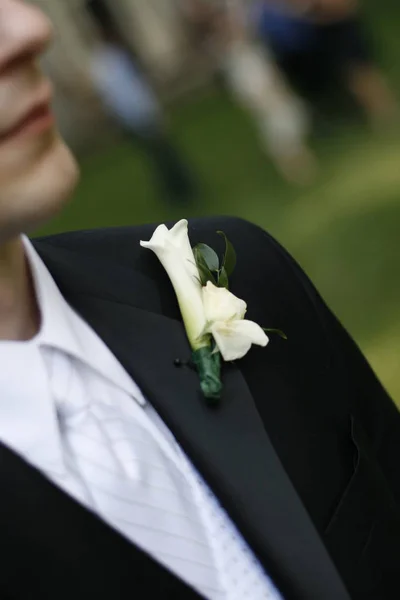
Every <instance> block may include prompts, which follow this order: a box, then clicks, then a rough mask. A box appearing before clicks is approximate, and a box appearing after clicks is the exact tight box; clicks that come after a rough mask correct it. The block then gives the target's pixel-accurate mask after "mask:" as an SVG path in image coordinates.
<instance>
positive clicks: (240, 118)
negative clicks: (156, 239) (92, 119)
mask: <svg viewBox="0 0 400 600" xmlns="http://www.w3.org/2000/svg"><path fill="white" fill-rule="evenodd" d="M366 9H367V12H368V13H369V16H370V17H371V16H372V17H373V18H370V19H369V26H370V29H371V31H372V34H373V35H374V38H375V39H376V52H377V56H378V60H379V61H380V63H381V64H382V65H383V67H384V69H385V71H386V72H387V73H388V75H389V77H390V79H391V81H392V83H393V85H394V87H395V89H396V90H398V91H400V36H399V35H398V27H399V25H398V23H399V22H400V21H399V19H400V5H399V4H398V3H397V2H396V1H395V0H391V1H389V0H386V6H385V10H384V11H382V12H380V7H377V5H376V3H375V4H374V5H372V2H371V1H369V2H367V3H366ZM396 17H397V18H396ZM379 40H380V41H379ZM171 121H172V130H173V134H174V137H175V139H176V141H177V143H178V144H179V145H180V147H181V148H182V149H183V150H184V151H185V153H186V155H187V157H188V160H189V161H190V163H191V164H192V166H193V168H194V170H195V172H196V174H197V177H198V178H199V180H200V181H201V184H202V197H201V199H199V202H198V203H197V204H196V205H194V206H172V205H168V204H167V203H163V202H162V201H161V200H160V199H159V198H158V197H157V195H156V193H155V189H154V186H153V185H152V182H151V181H150V180H149V177H148V174H149V173H148V171H147V164H146V162H145V160H144V158H143V157H142V156H141V154H140V152H139V151H138V150H137V149H135V148H134V147H133V146H130V145H129V144H127V143H120V144H117V145H115V146H113V147H110V148H109V149H107V150H106V151H102V152H101V153H98V154H93V155H91V156H89V157H87V158H85V159H84V160H83V161H82V182H81V185H80V187H79V189H78V191H77V193H76V195H75V199H74V201H73V202H72V203H71V205H70V206H69V207H67V209H66V210H65V211H64V213H63V214H62V215H61V216H60V217H59V218H58V219H57V220H56V221H54V222H53V223H52V224H51V225H50V226H49V227H47V228H46V229H44V230H43V231H42V232H39V233H49V232H57V231H64V230H71V229H81V228H92V227H102V226H110V225H128V224H135V223H140V222H149V221H150V222H156V221H163V220H167V219H174V218H181V217H184V216H185V217H186V216H187V217H190V216H201V215H210V214H234V215H239V216H242V217H245V218H247V219H250V220H252V221H254V222H256V223H258V224H259V225H261V226H262V227H264V228H266V229H267V230H268V231H269V232H271V233H272V234H273V235H274V236H275V237H277V238H278V239H279V240H280V242H281V243H283V244H284V245H285V246H286V248H288V250H289V251H290V252H291V253H292V254H293V255H294V256H295V258H296V259H297V260H298V261H299V262H300V264H301V265H302V266H303V268H304V269H305V270H306V272H307V273H308V274H309V276H310V277H311V279H312V280H313V281H314V283H315V284H316V286H317V287H318V288H319V290H320V291H321V293H322V295H323V296H324V298H325V299H326V300H327V302H328V304H329V305H330V306H331V307H332V308H333V310H334V311H335V312H336V314H337V315H338V316H339V318H340V319H341V320H342V322H343V323H344V325H345V326H346V327H347V329H348V330H349V331H350V332H351V334H352V335H353V336H354V337H355V339H356V340H357V342H358V343H359V345H360V346H361V348H362V349H363V351H364V352H365V353H366V355H367V357H368V359H369V360H370V362H371V364H372V365H373V367H374V369H375V370H376V372H377V373H378V375H379V376H380V378H381V380H382V381H383V383H384V384H385V386H386V387H387V388H388V390H389V391H390V393H391V394H392V396H393V397H394V399H395V400H396V401H397V402H398V403H399V406H400V353H399V347H400V276H399V275H400V236H399V225H400V131H397V132H396V131H395V132H390V133H388V132H387V133H385V134H379V135H378V134H376V135H372V134H371V133H370V132H369V131H367V129H366V128H365V126H363V124H361V123H357V122H354V120H347V119H346V118H343V119H340V120H339V119H334V120H333V121H332V122H328V123H326V125H325V127H324V128H323V130H321V131H319V132H317V133H318V134H317V133H316V135H315V140H314V142H313V145H314V147H315V149H316V151H317V153H318V155H319V157H320V159H321V173H320V175H319V177H318V180H317V181H316V182H315V184H313V185H312V186H311V187H308V188H304V189H295V188H291V187H290V186H288V185H287V184H285V183H284V182H282V181H281V179H280V177H279V176H278V175H277V174H276V173H275V171H274V169H273V167H272V166H271V164H270V163H269V161H268V159H267V158H266V157H265V156H264V155H263V154H262V152H261V150H260V149H259V147H258V144H257V139H256V134H255V132H254V130H253V126H252V124H251V123H250V122H249V121H248V120H247V118H246V117H245V116H244V115H243V114H242V112H241V111H240V110H239V109H237V108H236V107H235V106H233V104H232V103H231V102H230V101H229V100H228V99H227V98H226V97H225V95H224V93H222V92H221V91H218V90H210V92H209V93H208V94H205V95H204V96H202V97H201V98H200V97H198V98H195V99H193V100H192V101H190V102H187V103H184V104H183V105H180V106H176V107H175V108H174V109H173V110H172V111H171Z"/></svg>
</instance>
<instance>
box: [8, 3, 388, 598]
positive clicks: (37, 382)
mask: <svg viewBox="0 0 400 600" xmlns="http://www.w3.org/2000/svg"><path fill="white" fill-rule="evenodd" d="M51 36H52V28H51V24H50V23H49V21H48V19H47V18H46V17H45V15H44V14H43V13H42V12H41V10H39V8H38V7H36V6H35V5H34V4H33V3H32V2H24V1H23V0H1V2H0V365H1V367H0V482H1V494H0V530H1V543H2V556H1V558H2V572H1V578H0V598H1V599H2V600H27V599H29V600H53V599H56V600H71V599H72V598H74V599H75V598H76V599H77V600H89V599H93V598H95V599H96V600H114V599H115V600H125V599H127V598H135V599H141V600H142V599H144V598H159V599H162V600H164V599H165V600H178V599H179V600H200V599H201V598H203V600H204V599H207V600H244V599H245V598H246V599H248V600H266V598H268V599H269V600H305V599H318V600H322V599H323V600H350V599H351V600H366V599H367V598H368V599H376V600H378V599H379V600H393V597H394V596H393V591H394V590H396V589H397V587H398V567H399V556H400V463H399V456H400V413H399V412H398V410H397V409H396V407H395V405H394V403H393V402H392V400H391V399H390V397H389V396H388V394H387V393H386V391H385V390H384V389H383V387H382V386H381V384H380V383H379V381H378V380H377V378H376V376H375V375H374V373H373V371H372V369H371V368H370V367H369V365H368V364H367V362H366V361H365V359H364V357H363V356H362V354H361V352H360V351H359V349H358V348H357V346H356V345H355V344H354V342H353V341H352V340H351V338H350V337H349V335H348V334H347V333H346V331H345V330H344V328H343V327H342V326H341V325H340V323H339V322H338V320H337V319H336V318H335V316H334V315H333V313H332V312H331V311H330V310H329V308H328V307H327V306H326V304H325V303H324V301H323V300H322V298H321V297H320V295H319V294H318V292H317V291H316V289H315V288H314V286H313V285H312V283H311V282H310V280H309V279H308V278H307V276H306V275H305V273H304V272H303V271H302V270H301V268H300V267H299V265H298V264H297V263H296V262H295V261H294V260H293V258H292V257H291V256H290V255H289V254H288V253H287V252H286V251H285V250H284V249H283V248H282V246H280V245H279V244H278V243H277V242H276V241H275V240H274V239H273V238H272V237H271V236H270V235H268V234H267V233H266V232H265V231H263V230H262V229H260V228H259V227H257V226H256V225H252V224H250V223H248V222H246V221H244V220H241V219H238V218H227V217H225V218H222V217H213V218H205V219H196V220H193V221H191V223H190V227H189V233H190V242H189V240H188V238H187V235H186V234H187V222H185V221H181V222H180V223H178V224H177V225H176V226H175V227H174V231H173V232H172V233H171V232H170V233H169V235H171V236H174V237H173V238H172V243H171V246H173V247H175V249H174V248H171V246H168V244H166V246H167V249H168V250H172V253H173V255H174V257H175V260H174V264H176V266H177V268H178V269H179V272H180V273H182V272H183V271H185V270H186V269H185V264H186V262H185V258H186V257H187V256H188V255H187V252H189V250H190V243H192V244H197V243H199V242H203V243H206V244H208V245H210V246H217V249H218V250H220V251H221V252H222V250H223V245H222V246H219V247H218V240H219V241H220V242H222V240H221V239H220V236H218V235H217V233H216V231H217V230H222V231H224V232H225V233H226V235H227V236H228V238H229V240H230V241H231V242H232V244H233V246H234V247H235V249H236V254H237V263H236V269H235V272H234V275H233V277H232V280H231V282H230V283H231V290H232V294H237V295H238V297H239V298H245V299H246V302H248V306H249V315H251V318H252V319H254V320H255V321H256V323H260V324H264V323H265V324H269V323H271V324H275V323H276V324H279V325H280V324H281V325H282V328H284V330H285V333H287V335H288V340H287V341H284V340H282V339H281V338H279V337H278V338H276V339H274V340H271V344H270V346H269V347H268V346H267V348H253V349H252V350H251V352H250V353H249V354H248V355H247V356H246V357H245V358H243V360H240V361H235V362H229V363H228V364H224V365H223V384H224V390H223V395H222V398H221V401H220V404H219V405H218V406H213V407H210V406H207V404H206V402H205V400H204V398H202V396H201V394H200V384H199V378H198V376H197V374H196V372H195V371H194V370H193V369H192V368H191V365H190V363H187V364H186V361H187V360H189V359H190V356H191V347H190V344H189V342H188V339H187V336H186V335H185V330H184V326H183V322H182V316H181V313H180V310H179V306H178V303H177V298H176V295H175V292H174V290H173V287H172V285H171V282H170V281H169V280H168V277H167V276H166V273H165V271H164V269H163V267H162V266H161V264H160V262H159V261H158V260H157V258H156V257H155V256H154V255H152V254H151V253H150V252H149V250H147V249H144V248H143V247H142V246H141V243H140V241H141V240H149V238H150V237H151V236H152V235H153V233H154V230H155V225H139V226H135V227H121V228H112V229H109V230H107V229H96V230H92V231H83V232H82V231H74V232H71V233H63V234H59V235H53V236H47V237H45V238H40V239H35V240H33V241H31V240H30V239H29V238H28V237H27V235H26V234H29V233H32V232H34V231H35V230H36V229H37V228H38V227H41V226H43V225H44V224H45V223H47V222H48V221H49V220H50V219H51V218H52V217H53V216H55V215H57V214H58V213H59V212H60V211H61V209H62V208H63V207H64V206H65V205H66V203H67V202H68V200H69V199H70V197H71V194H72V193H73V191H74V188H75V186H76V184H77V180H78V176H79V173H78V167H77V163H76V161H75V159H74V157H73V155H72V153H71V152H70V150H69V149H68V148H67V146H66V145H65V142H64V141H63V139H62V138H61V136H60V134H59V132H58V129H57V126H56V124H55V122H54V117H53V113H52V109H51V101H52V86H51V84H50V83H49V81H48V79H47V78H46V77H45V76H44V75H43V73H42V71H41V70H40V68H39V59H40V57H41V56H42V54H43V53H44V51H45V50H46V48H47V46H48V44H49V42H50V40H51ZM112 202H113V197H112V196H110V210H112ZM158 233H159V234H160V237H161V238H162V236H163V233H164V234H167V232H166V227H165V226H164V227H162V228H161V229H159V230H158ZM167 235H168V234H167ZM158 239H159V241H160V238H158ZM169 239H171V238H169ZM153 241H155V240H153ZM175 244H176V246H175ZM161 246H162V243H161ZM181 249H182V251H183V252H182V254H181V253H180V251H181ZM190 252H191V250H190ZM175 261H176V262H175ZM255 265H256V268H255ZM188 274H189V276H190V277H191V276H194V273H193V271H191V270H189V269H188ZM194 285H195V281H191V280H190V279H189V280H188V286H189V287H192V286H194ZM196 289H197V291H198V293H199V294H203V293H204V290H202V289H201V288H200V289H199V288H198V287H197V288H196ZM219 291H220V292H221V293H222V297H223V300H222V302H220V303H218V306H216V307H215V309H216V312H217V313H218V315H220V316H216V319H219V318H224V317H225V318H228V317H229V313H228V314H227V313H226V312H225V310H224V303H225V302H226V303H227V304H228V309H229V311H231V310H232V314H233V312H237V311H238V310H240V312H242V310H243V307H242V304H245V303H244V301H239V298H238V297H235V296H234V297H233V298H232V296H229V292H228V291H226V290H222V289H220V290H219ZM189 294H190V296H191V295H192V294H191V293H190V292H189ZM227 294H228V296H227ZM227 298H229V299H228V300H227ZM200 302H201V301H200ZM232 303H233V304H232ZM238 305H239V306H240V309H238ZM201 306H202V304H201ZM234 317H235V318H236V315H235V316H234ZM241 324H242V325H243V323H240V321H239V323H238V325H239V326H240V325H241ZM197 325H199V323H198V324H197ZM247 325H250V327H251V328H252V324H251V323H248V322H247ZM254 325H255V324H254V323H253V326H254ZM223 326H226V327H227V329H228V331H231V329H230V327H229V326H228V323H225V322H224V321H223ZM220 331H221V335H222V327H221V329H220ZM242 334H243V335H244V336H245V334H244V332H243V331H242ZM235 339H236V343H239V346H241V344H242V343H243V341H244V342H245V343H247V338H246V336H245V337H244V340H241V339H240V337H239V339H238V338H237V337H236V338H235ZM263 339H264V338H263ZM218 347H219V346H218ZM177 358H179V359H182V360H181V361H180V362H178V363H177V360H176V359H177Z"/></svg>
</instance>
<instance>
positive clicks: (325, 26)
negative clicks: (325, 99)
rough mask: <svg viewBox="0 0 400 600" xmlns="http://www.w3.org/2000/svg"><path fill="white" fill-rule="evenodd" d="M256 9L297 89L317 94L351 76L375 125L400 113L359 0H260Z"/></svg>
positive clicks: (389, 121) (267, 38)
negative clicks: (372, 43)
mask: <svg viewBox="0 0 400 600" xmlns="http://www.w3.org/2000/svg"><path fill="white" fill-rule="evenodd" d="M253 14H254V18H255V22H256V27H257V28H258V32H259V35H260V36H261V38H262V39H264V41H265V42H266V44H267V45H268V47H269V48H271V49H272V51H273V53H274V56H275V58H276V60H277V63H278V65H279V66H280V68H281V69H282V70H283V72H284V73H286V75H287V76H288V78H289V80H290V81H291V82H292V83H293V84H294V85H295V87H296V88H297V89H300V90H302V91H303V92H305V93H306V94H310V95H311V96H312V97H314V98H316V97H318V96H319V95H321V93H322V94H323V93H325V92H326V91H331V89H332V87H333V86H332V83H334V84H336V83H338V82H339V83H340V82H342V83H343V82H345V84H346V85H347V88H348V89H349V91H350V92H351V94H352V95H353V97H354V98H355V100H356V102H357V103H358V105H359V106H360V107H361V108H362V109H363V111H364V113H365V114H366V115H367V117H368V119H369V121H370V122H371V123H372V124H373V125H374V126H378V127H380V126H382V125H387V124H392V123H393V122H394V121H395V120H396V119H397V117H398V107H397V101H396V99H395V97H394V94H393V93H392V91H391V89H390V87H389V85H388V83H387V82H386V79H385V77H384V76H383V74H382V73H381V72H380V70H379V68H378V67H377V66H376V64H375V62H374V58H373V51H372V48H371V42H370V40H369V38H368V35H367V34H366V32H365V31H364V27H363V23H362V20H361V17H360V14H359V6H358V2H357V1H356V0H257V1H256V2H255V3H254V13H253Z"/></svg>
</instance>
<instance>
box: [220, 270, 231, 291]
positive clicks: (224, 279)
mask: <svg viewBox="0 0 400 600" xmlns="http://www.w3.org/2000/svg"><path fill="white" fill-rule="evenodd" d="M218 287H224V288H226V289H228V288H229V279H228V273H227V272H226V269H225V267H222V269H221V270H220V272H219V274H218Z"/></svg>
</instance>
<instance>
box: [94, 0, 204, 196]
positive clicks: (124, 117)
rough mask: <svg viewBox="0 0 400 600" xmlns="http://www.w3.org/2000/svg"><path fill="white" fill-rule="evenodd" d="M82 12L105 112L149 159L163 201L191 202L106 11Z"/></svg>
mask: <svg viewBox="0 0 400 600" xmlns="http://www.w3.org/2000/svg"><path fill="white" fill-rule="evenodd" d="M86 8H87V11H88V14H89V15H90V17H91V18H92V21H93V23H94V25H95V26H96V29H97V33H98V39H97V41H96V42H95V44H94V46H93V48H92V52H91V61H90V70H91V77H90V79H91V83H92V85H93V86H94V89H95V91H96V93H97V94H98V95H99V98H100V100H101V101H102V103H103V104H104V108H105V110H106V111H107V113H108V114H109V116H110V117H111V118H112V120H113V121H114V122H115V123H116V124H117V125H118V126H119V127H120V129H121V131H122V132H123V133H124V135H125V136H126V137H127V139H129V140H130V141H131V142H133V143H134V145H135V146H136V147H140V149H141V150H142V151H143V152H144V154H145V156H146V157H147V158H148V160H149V164H150V166H151V169H152V173H153V175H154V179H155V181H156V183H157V184H158V186H159V188H160V194H161V196H162V199H163V200H165V199H167V200H169V201H171V202H173V203H175V202H177V201H178V202H183V203H185V202H187V201H192V200H194V198H195V196H196V189H195V188H196V185H195V182H194V180H192V175H191V174H190V173H189V169H188V167H187V166H186V164H185V161H184V160H183V158H182V157H181V155H180V152H179V151H178V149H177V148H176V147H175V146H174V143H173V142H172V141H171V139H170V136H169V133H168V128H167V127H166V123H165V120H166V119H165V115H164V114H163V110H162V107H161V105H160V102H159V101H158V99H157V97H156V94H155V93H154V90H153V89H152V88H151V86H150V84H149V82H148V81H146V78H145V76H144V73H143V71H142V69H140V67H139V65H138V64H137V61H136V60H135V59H134V56H133V53H132V52H131V51H130V49H129V48H128V46H127V44H126V43H125V40H124V39H123V37H124V36H123V35H122V34H121V33H120V31H119V28H118V26H117V25H116V24H115V23H114V20H113V18H112V15H111V13H110V12H109V10H108V8H107V5H106V4H105V3H104V2H102V0H90V1H89V2H87V4H86Z"/></svg>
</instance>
